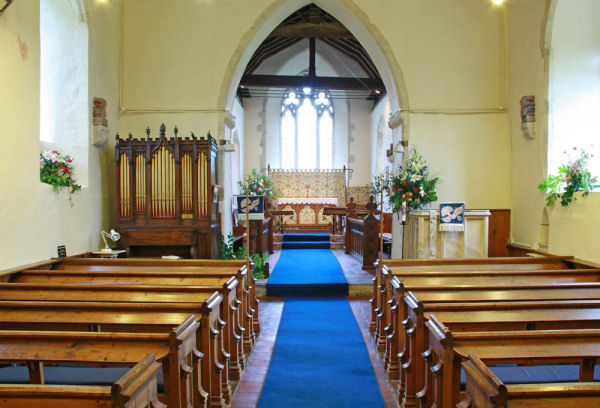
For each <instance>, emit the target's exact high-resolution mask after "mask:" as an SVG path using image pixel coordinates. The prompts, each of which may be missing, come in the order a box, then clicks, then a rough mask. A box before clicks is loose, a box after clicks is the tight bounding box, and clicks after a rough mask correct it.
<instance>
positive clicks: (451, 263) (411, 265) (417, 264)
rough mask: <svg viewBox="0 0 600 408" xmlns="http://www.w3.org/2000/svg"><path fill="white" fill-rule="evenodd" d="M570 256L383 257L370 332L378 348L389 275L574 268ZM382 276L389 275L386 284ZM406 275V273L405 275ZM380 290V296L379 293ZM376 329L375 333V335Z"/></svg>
mask: <svg viewBox="0 0 600 408" xmlns="http://www.w3.org/2000/svg"><path fill="white" fill-rule="evenodd" d="M573 260H574V259H573V257H571V256H544V257H494V258H445V259H386V260H385V261H383V265H379V264H378V263H377V267H376V269H375V271H376V272H375V279H374V280H373V282H374V283H373V297H372V299H371V322H370V327H369V329H370V331H371V335H373V336H374V337H375V340H376V342H377V345H378V347H379V348H380V351H381V347H382V341H383V340H384V337H383V336H384V334H383V331H382V329H383V327H384V326H385V325H382V326H380V327H378V326H377V319H378V318H379V317H380V316H381V314H382V313H384V309H385V308H386V301H388V300H389V299H388V298H386V295H385V293H386V290H388V289H389V279H390V278H391V277H392V276H403V275H407V274H410V273H416V272H427V271H429V272H435V271H437V272H442V273H446V272H448V271H456V272H459V271H460V272H468V271H474V272H477V271H480V270H487V271H510V270H513V271H518V270H540V269H542V270H552V269H571V268H574V265H573V263H572V262H573ZM385 276H388V277H389V278H388V279H387V282H386V284H384V282H385V281H386V279H385ZM407 276H408V275H407ZM382 293H383V295H382ZM376 332H377V335H376V334H375V333H376Z"/></svg>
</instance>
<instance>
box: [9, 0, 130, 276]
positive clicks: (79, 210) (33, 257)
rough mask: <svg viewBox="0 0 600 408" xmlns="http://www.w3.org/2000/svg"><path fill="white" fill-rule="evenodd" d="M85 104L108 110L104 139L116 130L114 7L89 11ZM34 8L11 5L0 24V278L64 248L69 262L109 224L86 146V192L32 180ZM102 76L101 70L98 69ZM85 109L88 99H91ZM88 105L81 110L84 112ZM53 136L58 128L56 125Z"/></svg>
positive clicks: (91, 150) (35, 143)
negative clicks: (100, 101) (99, 100)
mask: <svg viewBox="0 0 600 408" xmlns="http://www.w3.org/2000/svg"><path fill="white" fill-rule="evenodd" d="M87 6H88V7H87V10H88V12H89V17H88V27H89V44H90V49H91V50H93V51H92V52H91V53H90V59H89V61H90V72H89V77H90V87H89V92H88V94H89V95H90V98H91V97H93V95H95V96H103V97H104V98H105V99H106V100H107V101H108V102H109V110H108V118H109V123H110V126H111V131H112V132H114V131H115V129H116V127H115V124H116V106H117V99H116V95H117V90H118V75H116V74H117V72H118V71H117V68H118V56H119V42H118V37H119V34H118V33H119V6H118V4H112V3H111V4H106V5H100V4H98V5H97V4H96V3H90V4H88V5H87ZM39 44H40V42H39V3H38V2H37V1H20V2H14V3H13V4H11V5H10V7H9V8H8V9H7V10H6V11H5V13H4V14H3V15H2V16H0V55H2V64H1V65H0V72H1V73H2V75H1V78H0V100H3V101H10V103H8V104H4V105H3V108H2V109H1V110H0V123H1V125H0V128H1V129H2V134H3V135H5V137H2V138H0V151H2V152H3V157H4V159H3V160H1V161H0V172H1V173H2V174H3V175H4V176H3V177H2V178H0V191H1V194H0V236H2V238H1V239H0V240H1V241H0V270H1V269H6V268H10V267H13V266H18V265H22V264H26V263H31V262H34V261H39V260H43V259H48V258H50V257H52V256H56V247H57V246H58V245H62V244H64V245H66V248H67V253H68V254H74V253H78V252H84V251H88V250H90V249H94V248H97V247H98V243H99V239H100V235H99V234H100V230H101V228H102V227H103V226H105V225H106V224H108V220H107V218H106V216H107V213H106V211H104V208H108V207H109V204H108V202H107V201H106V200H103V197H104V195H105V192H106V191H107V188H108V186H107V184H108V183H107V182H106V179H105V176H104V174H103V172H102V170H101V163H102V165H104V161H105V160H104V153H103V152H101V151H99V150H98V149H97V148H95V147H92V146H91V145H89V133H88V132H85V133H84V134H82V135H80V137H81V140H82V141H83V143H88V155H89V156H88V160H87V162H88V174H89V176H88V183H87V184H88V185H87V187H84V188H83V190H82V191H78V192H76V193H74V194H73V196H72V204H73V205H72V206H71V205H70V203H69V199H68V197H69V196H68V194H67V193H65V192H61V193H58V194H57V193H54V192H53V191H52V187H51V186H49V185H47V184H42V183H41V182H40V179H39V153H40V138H39V135H40V120H39V117H40V110H39V103H40V95H39V83H40V58H39V55H40V47H39ZM103 68H104V69H103ZM89 103H90V105H91V99H90V102H89ZM90 105H88V106H90ZM59 128H60V125H59Z"/></svg>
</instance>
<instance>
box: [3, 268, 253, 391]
mask: <svg viewBox="0 0 600 408" xmlns="http://www.w3.org/2000/svg"><path fill="white" fill-rule="evenodd" d="M238 283H239V282H238V281H237V280H236V279H235V277H231V278H229V279H228V280H227V281H226V282H225V283H223V285H221V286H219V285H205V286H168V285H163V286H161V285H90V284H47V283H45V284H38V283H10V284H0V300H4V301H7V300H27V301H63V302H64V301H66V302H153V303H157V302H165V303H194V302H196V303H197V302H201V301H202V299H205V298H206V299H208V297H210V295H212V294H213V293H214V292H215V290H219V291H220V293H221V296H222V297H223V302H222V304H223V307H221V308H220V317H221V319H222V320H223V321H224V322H225V327H224V328H223V344H224V349H225V351H226V352H227V353H229V354H230V358H229V377H230V378H231V379H232V380H234V381H237V380H239V379H240V378H241V374H242V371H243V369H244V367H245V363H246V360H245V356H244V350H243V344H242V337H243V334H244V328H243V327H241V325H240V324H241V321H240V316H239V307H238V306H239V302H238V300H237V298H236V296H235V293H236V288H237V286H238ZM202 310H203V309H202V306H199V309H198V311H197V312H195V314H197V315H201V314H202ZM204 310H206V309H204ZM206 318H209V316H206ZM215 325H217V324H216V323H215ZM211 327H212V326H211Z"/></svg>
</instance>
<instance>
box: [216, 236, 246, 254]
mask: <svg viewBox="0 0 600 408" xmlns="http://www.w3.org/2000/svg"><path fill="white" fill-rule="evenodd" d="M217 239H218V241H219V255H218V259H246V248H244V247H243V246H240V247H239V248H238V249H234V248H233V246H234V245H233V242H234V239H235V237H234V236H233V234H229V235H227V241H225V239H224V237H223V235H221V234H219V236H218V237H217Z"/></svg>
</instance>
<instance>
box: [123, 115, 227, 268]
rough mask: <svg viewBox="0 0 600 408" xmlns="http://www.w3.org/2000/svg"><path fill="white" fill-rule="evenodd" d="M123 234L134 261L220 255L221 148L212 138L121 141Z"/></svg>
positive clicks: (163, 131) (163, 132)
mask: <svg viewBox="0 0 600 408" xmlns="http://www.w3.org/2000/svg"><path fill="white" fill-rule="evenodd" d="M115 157H116V160H117V211H118V219H119V222H118V226H117V230H118V231H119V232H120V233H121V236H122V239H121V241H120V242H121V245H123V246H125V249H127V251H128V253H129V254H130V255H133V256H135V255H138V256H160V255H167V254H168V255H179V256H184V257H186V258H189V257H191V258H214V257H216V255H217V231H218V209H217V197H216V190H217V167H216V166H217V144H216V142H215V140H214V139H213V138H212V137H211V136H210V133H209V134H208V136H207V137H206V138H196V136H194V134H193V133H192V135H191V137H189V138H188V137H186V138H180V137H179V136H178V130H177V128H175V129H174V136H173V137H172V138H167V137H166V129H165V125H164V123H163V124H162V125H161V126H160V136H159V137H158V138H155V139H153V138H151V137H150V129H149V128H148V129H146V139H145V140H140V139H134V138H133V136H132V134H131V133H130V134H129V137H128V138H127V139H121V138H120V137H119V135H117V142H116V155H115Z"/></svg>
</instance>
